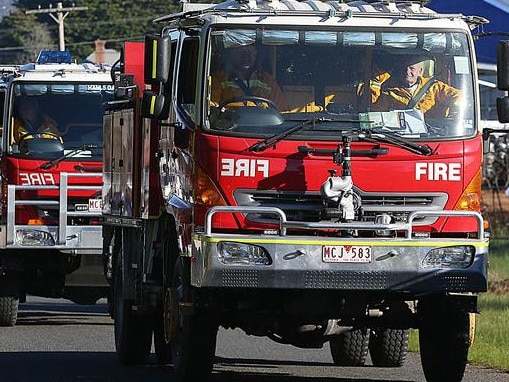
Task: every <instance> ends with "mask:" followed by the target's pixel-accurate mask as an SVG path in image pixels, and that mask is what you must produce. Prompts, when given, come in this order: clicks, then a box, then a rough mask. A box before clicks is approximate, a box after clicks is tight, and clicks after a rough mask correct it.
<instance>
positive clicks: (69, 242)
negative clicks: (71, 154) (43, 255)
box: [6, 172, 103, 250]
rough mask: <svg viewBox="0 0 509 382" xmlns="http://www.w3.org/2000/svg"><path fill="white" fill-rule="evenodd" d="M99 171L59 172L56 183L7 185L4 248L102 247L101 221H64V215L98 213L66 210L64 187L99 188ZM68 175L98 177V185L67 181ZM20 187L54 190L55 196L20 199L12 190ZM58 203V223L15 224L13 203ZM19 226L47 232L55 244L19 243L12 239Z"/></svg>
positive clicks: (98, 189) (37, 204) (66, 197)
mask: <svg viewBox="0 0 509 382" xmlns="http://www.w3.org/2000/svg"><path fill="white" fill-rule="evenodd" d="M102 176H103V174H102V173H86V174H85V173H66V172H64V173H60V184H59V185H8V187H7V227H6V234H7V237H6V247H7V248H18V249H20V248H25V249H32V248H33V249H35V248H45V249H68V250H71V249H88V250H100V249H102V226H101V225H68V224H67V220H68V217H73V216H76V217H101V216H102V213H101V211H99V212H90V211H69V210H68V191H69V190H87V191H100V190H101V189H102ZM69 178H101V183H100V184H98V185H72V184H71V185H70V184H69ZM20 190H58V191H59V198H58V200H49V199H48V200H44V199H37V200H20V199H16V191H20ZM21 205H24V206H58V226H47V225H16V206H21ZM22 230H32V231H41V232H46V233H48V234H50V235H51V236H52V238H53V240H54V242H55V245H50V246H49V245H21V244H19V243H18V241H17V240H16V233H17V232H19V231H22Z"/></svg>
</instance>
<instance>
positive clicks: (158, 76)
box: [143, 35, 171, 85]
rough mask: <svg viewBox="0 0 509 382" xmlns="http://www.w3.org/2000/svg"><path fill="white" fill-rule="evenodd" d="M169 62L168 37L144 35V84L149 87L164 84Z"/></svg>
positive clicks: (167, 76) (166, 79) (166, 78)
mask: <svg viewBox="0 0 509 382" xmlns="http://www.w3.org/2000/svg"><path fill="white" fill-rule="evenodd" d="M170 62H171V50H170V38H169V37H168V36H165V37H161V36H159V35H146V36H145V68H144V76H143V77H144V81H145V83H146V84H150V85H157V84H159V83H166V82H167V81H168V78H169V72H170Z"/></svg>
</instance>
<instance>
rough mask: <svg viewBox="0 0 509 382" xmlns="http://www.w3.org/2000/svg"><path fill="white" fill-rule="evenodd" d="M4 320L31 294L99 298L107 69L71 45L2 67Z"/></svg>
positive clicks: (0, 291)
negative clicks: (73, 53) (81, 59)
mask: <svg viewBox="0 0 509 382" xmlns="http://www.w3.org/2000/svg"><path fill="white" fill-rule="evenodd" d="M2 82H3V91H2V105H3V119H2V154H1V158H0V174H1V190H2V193H1V201H0V218H1V223H0V224H1V225H0V269H1V276H0V325H4V326H10V325H14V324H15V323H16V319H17V313H18V304H19V302H24V301H25V298H26V295H27V294H31V295H36V296H43V297H53V298H60V297H64V298H67V299H70V300H72V301H74V302H77V303H82V304H91V303H95V302H96V301H97V300H98V299H99V298H100V297H105V296H106V294H107V291H108V283H107V281H106V278H105V276H104V267H103V259H102V244H101V242H102V239H101V237H102V233H101V232H102V228H101V203H102V200H101V186H102V140H103V133H102V115H103V109H102V107H103V103H104V102H106V101H109V100H111V98H112V96H113V85H112V80H111V73H110V68H106V67H104V68H100V67H98V66H95V65H92V64H76V63H72V60H71V58H70V56H69V54H68V52H49V51H47V52H41V54H40V55H39V58H38V59H37V62H35V63H30V64H26V65H18V66H13V67H12V68H6V67H4V68H3V70H2Z"/></svg>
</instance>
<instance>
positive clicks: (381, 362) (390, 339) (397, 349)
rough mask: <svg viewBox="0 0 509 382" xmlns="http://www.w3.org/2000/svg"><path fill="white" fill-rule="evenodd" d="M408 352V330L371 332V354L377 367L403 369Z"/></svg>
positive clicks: (378, 330)
mask: <svg viewBox="0 0 509 382" xmlns="http://www.w3.org/2000/svg"><path fill="white" fill-rule="evenodd" d="M407 351H408V329H386V328H385V329H381V328H376V329H372V330H371V334H370V336H369V354H370V356H371V361H372V362H373V365H374V366H376V367H401V366H403V364H404V363H405V359H406V353H407Z"/></svg>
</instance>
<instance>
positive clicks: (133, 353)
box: [114, 250, 152, 365]
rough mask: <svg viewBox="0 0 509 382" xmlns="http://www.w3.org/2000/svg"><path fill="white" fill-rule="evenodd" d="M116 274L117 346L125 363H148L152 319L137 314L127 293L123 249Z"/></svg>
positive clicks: (117, 350) (118, 353)
mask: <svg viewBox="0 0 509 382" xmlns="http://www.w3.org/2000/svg"><path fill="white" fill-rule="evenodd" d="M119 255H120V256H119V260H118V261H117V264H116V268H115V275H114V313H115V348H116V352H117V356H118V358H119V359H120V362H122V363H123V364H125V365H132V364H143V363H146V361H147V359H148V356H149V354H150V348H151V346H152V320H150V319H147V317H143V316H136V315H135V314H134V312H133V300H131V299H128V298H127V297H126V295H125V282H124V275H125V273H124V270H123V269H122V268H123V264H122V263H123V261H122V250H121V251H120V254H119Z"/></svg>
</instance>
